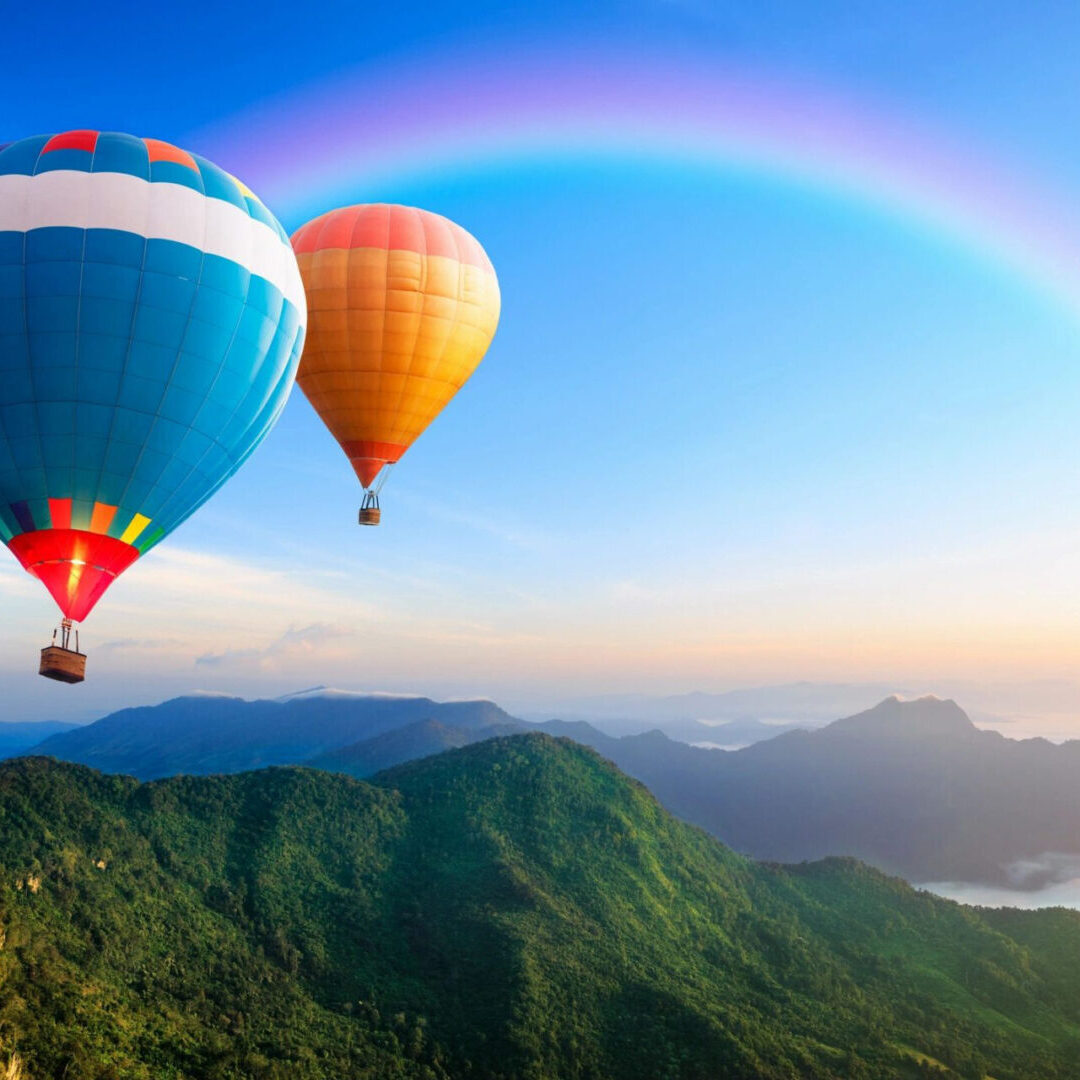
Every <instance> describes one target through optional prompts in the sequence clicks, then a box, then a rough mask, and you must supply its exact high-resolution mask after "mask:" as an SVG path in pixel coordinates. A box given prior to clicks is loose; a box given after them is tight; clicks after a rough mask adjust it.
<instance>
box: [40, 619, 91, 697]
mask: <svg viewBox="0 0 1080 1080" xmlns="http://www.w3.org/2000/svg"><path fill="white" fill-rule="evenodd" d="M70 646H71V620H70V619H65V620H64V621H63V622H62V623H61V624H60V644H59V645H57V644H56V631H55V630H54V631H53V643H52V644H51V645H47V646H46V647H45V648H44V649H42V650H41V666H40V667H39V668H38V674H39V675H44V676H45V678H46V679H55V680H56V681H57V682H64V683H80V682H82V681H83V679H85V678H86V653H83V652H79V632H78V630H76V631H75V648H74V649H72V648H71V647H70Z"/></svg>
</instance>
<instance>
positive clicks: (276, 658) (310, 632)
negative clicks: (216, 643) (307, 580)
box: [195, 623, 355, 670]
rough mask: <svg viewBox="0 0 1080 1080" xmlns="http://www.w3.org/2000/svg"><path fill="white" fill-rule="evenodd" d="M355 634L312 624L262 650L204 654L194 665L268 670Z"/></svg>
mask: <svg viewBox="0 0 1080 1080" xmlns="http://www.w3.org/2000/svg"><path fill="white" fill-rule="evenodd" d="M354 633H355V631H352V630H349V629H348V628H346V627H343V626H337V625H334V624H332V623H311V624H310V625H309V626H301V627H295V626H290V627H289V629H288V630H286V631H285V633H284V634H282V635H281V636H280V637H278V638H276V639H275V640H274V641H272V642H271V643H270V644H269V645H265V646H263V647H261V648H247V649H225V650H224V651H223V652H218V653H204V654H203V655H202V656H200V657H198V658H197V659H196V661H195V663H196V664H197V665H200V666H202V667H213V668H223V667H230V668H232V667H245V666H254V667H258V668H260V669H263V670H266V669H269V668H273V667H275V666H276V665H277V664H279V663H280V662H281V661H282V660H286V659H293V658H296V657H305V656H311V655H313V654H314V653H315V652H316V650H317V649H318V648H319V647H320V646H322V645H325V644H326V643H327V642H329V641H335V640H339V639H341V638H350V637H353V636H354Z"/></svg>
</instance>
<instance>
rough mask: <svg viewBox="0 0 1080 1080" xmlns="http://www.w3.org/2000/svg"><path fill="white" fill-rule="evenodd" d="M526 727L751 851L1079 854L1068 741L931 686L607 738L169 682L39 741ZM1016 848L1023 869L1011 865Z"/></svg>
mask: <svg viewBox="0 0 1080 1080" xmlns="http://www.w3.org/2000/svg"><path fill="white" fill-rule="evenodd" d="M538 728H539V729H540V730H543V731H545V732H547V733H549V734H553V735H565V736H568V737H569V738H572V739H574V740H576V741H578V742H580V743H582V744H584V745H587V746H590V747H592V748H593V749H595V750H597V751H599V752H600V753H601V754H603V755H604V756H605V757H607V758H609V759H610V760H611V761H613V762H615V763H616V764H617V765H618V766H619V767H620V768H621V769H623V770H624V771H625V772H627V773H629V774H630V775H631V776H634V777H636V778H637V779H639V780H641V781H642V782H643V783H644V784H646V785H647V786H648V788H649V789H650V790H651V791H652V792H653V793H654V794H655V795H656V796H657V797H658V798H659V799H660V800H661V802H662V803H663V804H664V805H665V806H666V807H667V808H668V809H670V810H671V811H673V812H674V813H676V814H678V815H679V816H681V817H683V818H684V819H686V820H687V821H690V822H693V823H694V824H697V825H700V826H702V827H703V828H705V829H707V830H708V831H709V832H711V833H713V835H715V836H717V837H718V838H720V839H721V840H723V841H724V842H725V843H727V844H729V845H730V846H731V847H733V848H735V849H736V850H738V851H742V852H745V853H747V854H749V855H752V856H754V857H755V858H763V859H770V860H776V861H781V862H799V861H801V860H804V859H816V858H822V857H824V856H827V855H854V856H857V857H859V858H861V859H864V860H866V861H867V862H870V863H872V864H873V865H875V866H878V867H881V868H882V869H885V870H887V871H888V872H890V873H896V874H900V875H902V876H904V877H906V878H907V879H908V880H912V881H950V880H952V881H972V882H987V883H995V884H1003V885H1010V886H1013V885H1016V884H1017V881H1018V880H1019V881H1021V882H1022V883H1026V884H1029V885H1032V886H1034V885H1035V884H1038V883H1046V882H1047V881H1052V880H1057V879H1056V878H1055V875H1058V874H1061V873H1064V872H1067V870H1068V868H1069V867H1070V866H1072V865H1075V859H1073V860H1072V861H1070V858H1069V857H1071V856H1078V855H1080V742H1071V743H1066V744H1064V745H1061V746H1056V745H1054V744H1052V743H1049V742H1046V741H1045V740H1040V739H1030V740H1023V741H1016V740H1010V739H1006V738H1004V737H1003V736H1001V735H999V734H997V733H995V732H987V731H981V730H979V729H978V728H976V727H975V726H974V724H972V722H971V720H970V719H969V718H968V716H967V715H966V714H965V713H964V711H963V710H962V709H961V708H960V707H959V706H958V705H957V704H956V703H955V702H953V701H947V700H940V699H937V698H933V697H924V698H920V699H916V700H914V701H901V700H900V699H899V698H897V697H890V698H887V699H886V700H885V701H883V702H881V703H880V704H878V705H877V706H875V707H874V708H872V709H869V710H867V711H865V712H862V713H859V714H857V715H855V716H850V717H847V718H844V719H841V720H837V721H834V722H833V723H831V724H829V725H826V726H825V727H822V728H818V729H815V730H812V731H805V730H796V731H789V732H786V733H783V734H780V735H777V736H776V737H774V738H772V739H769V740H765V741H761V742H757V743H754V744H753V745H751V746H748V747H746V748H745V749H741V750H738V751H735V752H726V751H722V750H709V749H703V748H699V747H695V746H690V745H687V744H685V743H682V742H677V741H674V740H672V739H670V738H668V737H667V736H666V735H665V734H663V733H662V732H660V731H651V732H643V733H641V734H638V735H630V736H623V737H621V738H616V737H613V736H610V735H605V734H604V733H602V732H600V731H598V730H597V729H596V728H595V727H593V726H591V725H590V724H587V723H585V722H582V721H549V722H547V723H544V724H540V725H534V724H527V723H525V722H524V721H520V720H516V719H515V718H513V717H511V716H510V715H509V714H508V713H506V712H505V711H504V710H502V709H500V708H499V707H498V706H497V705H495V704H493V703H492V702H488V701H474V702H447V703H441V704H440V703H437V702H433V701H431V700H430V699H427V698H407V697H406V698H397V697H390V696H371V697H368V696H357V695H340V694H339V695H333V694H331V695H326V694H325V693H317V694H307V695H301V696H300V697H298V698H296V699H285V700H284V701H279V702H265V701H262V702H259V701H256V702H245V701H242V700H240V699H230V698H180V699H175V700H174V701H171V702H166V703H164V704H163V705H160V706H157V707H155V708H152V709H141V710H124V711H123V712H120V713H115V714H113V715H112V716H109V717H106V718H105V719H104V720H100V721H98V722H97V723H96V724H92V725H88V726H87V727H85V728H80V729H78V730H75V731H71V732H67V733H65V734H61V735H57V736H54V737H53V738H50V739H48V740H46V741H45V742H43V743H42V744H40V746H39V747H38V748H37V752H40V753H43V754H52V755H55V756H57V757H61V758H64V759H67V760H74V761H79V762H81V763H83V764H88V765H93V766H95V767H98V768H102V769H105V770H107V771H111V772H123V773H130V774H132V775H135V776H138V777H140V778H144V779H148V778H155V777H160V776H165V775H170V774H174V773H179V772H188V773H193V774H207V773H215V772H236V771H241V770H244V769H250V768H258V767H261V766H264V765H277V764H280V765H284V764H302V763H306V764H311V765H313V766H315V767H318V768H324V769H330V770H334V771H341V772H346V773H348V774H350V775H352V776H356V777H361V778H362V777H367V776H371V775H373V774H374V773H376V772H378V771H379V770H380V769H382V768H386V767H388V766H390V765H394V764H398V763H401V762H404V761H408V760H411V759H415V758H420V757H425V756H428V755H430V754H433V753H438V752H440V751H443V750H447V749H451V748H454V747H458V746H464V745H466V744H468V743H472V742H476V741H478V740H481V739H485V738H491V737H494V736H499V735H506V734H511V733H514V732H528V731H535V730H537V729H538ZM1063 857H1064V858H1063ZM1017 864H1023V865H1024V866H1025V867H1028V869H1025V870H1024V873H1023V874H1020V875H1018V874H1017V872H1016V870H1015V867H1016V865H1017ZM1043 864H1045V869H1040V867H1042V865H1043ZM1030 867H1034V869H1030Z"/></svg>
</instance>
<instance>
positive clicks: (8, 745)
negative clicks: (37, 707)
mask: <svg viewBox="0 0 1080 1080" xmlns="http://www.w3.org/2000/svg"><path fill="white" fill-rule="evenodd" d="M77 726H78V725H77V724H67V723H64V722H63V721H60V720H40V721H36V720H35V721H17V720H16V721H7V722H3V723H0V758H9V757H17V756H18V755H19V754H25V753H26V751H27V750H30V749H31V748H32V747H34V746H37V744H38V743H40V742H41V740H42V739H47V738H48V737H49V736H50V735H57V734H59V733H60V732H64V731H72V730H74V729H75V728H76V727H77Z"/></svg>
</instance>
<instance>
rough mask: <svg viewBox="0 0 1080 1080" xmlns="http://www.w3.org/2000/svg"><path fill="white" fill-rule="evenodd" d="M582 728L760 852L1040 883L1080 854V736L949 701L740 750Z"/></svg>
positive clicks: (904, 871)
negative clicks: (1021, 732)
mask: <svg viewBox="0 0 1080 1080" xmlns="http://www.w3.org/2000/svg"><path fill="white" fill-rule="evenodd" d="M567 734H571V732H569V731H567ZM574 737H576V738H579V739H581V740H582V741H585V742H588V743H589V744H590V745H593V746H595V747H596V748H597V749H599V750H600V751H601V752H602V753H603V754H605V755H606V756H607V757H609V758H611V760H613V761H615V762H616V763H617V764H618V765H619V766H620V767H621V768H622V769H624V770H626V771H627V772H629V773H630V774H631V775H633V776H636V777H637V778H638V779H640V780H642V781H643V782H644V783H645V784H647V785H648V787H649V788H650V789H651V790H652V791H653V792H654V793H655V794H656V795H657V797H658V798H659V799H660V800H661V801H662V802H663V803H664V805H665V806H667V807H668V808H669V809H670V810H672V811H673V812H674V813H676V814H678V815H680V816H681V817H683V818H685V819H686V820H688V821H691V822H694V823H696V824H698V825H701V826H703V827H704V828H706V829H708V830H709V831H710V832H712V833H713V834H714V835H716V836H718V837H719V838H721V839H722V840H723V841H724V842H725V843H727V844H729V845H731V846H732V847H734V848H735V849H736V850H738V851H743V852H746V853H748V854H750V855H753V856H754V857H757V858H762V859H775V860H780V861H785V862H797V861H799V860H803V859H816V858H821V857H823V856H825V855H832V854H845V855H855V856H857V857H859V858H861V859H864V860H866V861H868V862H871V863H873V864H874V865H875V866H878V867H881V868H883V869H885V870H887V871H889V872H893V873H898V874H901V875H903V876H904V877H906V878H908V880H913V881H943V880H959V881H984V882H995V883H1002V884H1013V885H1016V884H1020V885H1028V886H1031V887H1035V886H1038V885H1041V884H1045V883H1046V880H1047V875H1048V874H1049V875H1052V874H1053V873H1054V872H1055V869H1054V867H1055V866H1057V867H1058V868H1059V869H1060V871H1061V872H1066V873H1071V872H1072V870H1070V867H1071V866H1075V862H1076V860H1075V859H1073V860H1071V861H1070V860H1069V859H1064V860H1060V859H1059V860H1057V862H1055V860H1054V859H1053V858H1051V857H1050V856H1053V855H1062V854H1071V855H1074V856H1075V855H1077V854H1078V853H1080V796H1078V793H1080V742H1070V743H1065V744H1064V745H1061V746H1057V745H1054V744H1053V743H1050V742H1047V741H1045V740H1043V739H1027V740H1021V741H1018V740H1011V739H1006V738H1004V737H1003V736H1001V735H1000V734H998V733H996V732H989V731H980V730H979V729H978V728H976V727H975V726H974V725H973V724H972V723H971V721H970V719H969V718H968V717H967V715H966V714H965V713H964V712H963V710H962V709H961V708H960V707H959V706H958V705H957V704H956V703H955V702H952V701H940V700H938V699H936V698H930V697H927V698H920V699H918V700H916V701H907V702H905V701H900V700H899V699H897V698H895V697H893V698H888V699H886V700H885V701H883V702H881V703H880V704H879V705H877V706H875V707H874V708H873V709H870V710H868V711H866V712H863V713H860V714H858V715H856V716H852V717H848V718H846V719H843V720H838V721H836V722H834V723H832V724H829V725H828V726H826V727H824V728H821V729H818V730H816V731H792V732H788V733H786V734H783V735H780V736H778V737H777V738H775V739H770V740H768V741H765V742H759V743H756V744H754V745H753V746H749V747H747V748H745V749H743V750H740V751H738V752H736V753H724V752H723V751H718V750H702V749H698V748H694V747H689V746H685V745H684V744H681V743H678V742H673V741H672V740H670V739H667V738H665V737H664V736H663V735H662V734H661V733H659V732H653V733H649V734H645V735H640V736H633V737H627V738H623V739H618V740H615V739H596V738H593V737H590V735H589V732H588V731H585V730H581V731H578V732H577V733H576V734H575V735H574ZM1048 853H1049V855H1048ZM1044 865H1045V866H1047V868H1048V869H1047V870H1046V872H1045V873H1041V874H1040V870H1039V868H1040V867H1042V866H1044ZM1025 866H1027V867H1028V868H1029V870H1028V871H1025Z"/></svg>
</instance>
